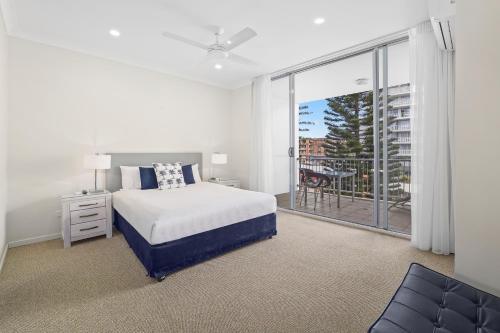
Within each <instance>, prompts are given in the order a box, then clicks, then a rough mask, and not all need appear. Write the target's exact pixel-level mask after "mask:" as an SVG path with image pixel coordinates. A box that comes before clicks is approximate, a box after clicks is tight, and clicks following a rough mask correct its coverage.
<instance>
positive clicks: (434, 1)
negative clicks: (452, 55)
mask: <svg viewBox="0 0 500 333" xmlns="http://www.w3.org/2000/svg"><path fill="white" fill-rule="evenodd" d="M428 6H429V16H430V18H431V24H432V28H433V29H434V35H435V36H436V39H437V43H438V45H439V47H440V48H441V49H443V50H447V51H453V50H454V49H455V13H456V9H455V0H429V1H428Z"/></svg>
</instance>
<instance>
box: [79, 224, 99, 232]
mask: <svg viewBox="0 0 500 333" xmlns="http://www.w3.org/2000/svg"><path fill="white" fill-rule="evenodd" d="M97 228H99V226H97V225H96V226H94V227H90V228H83V229H80V231H88V230H92V229H97Z"/></svg>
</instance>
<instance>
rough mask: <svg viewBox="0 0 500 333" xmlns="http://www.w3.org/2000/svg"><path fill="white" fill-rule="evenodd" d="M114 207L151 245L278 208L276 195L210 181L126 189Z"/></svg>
mask: <svg viewBox="0 0 500 333" xmlns="http://www.w3.org/2000/svg"><path fill="white" fill-rule="evenodd" d="M113 207H114V209H116V210H117V211H118V213H120V215H121V216H123V217H124V218H125V219H126V220H127V221H128V223H130V224H131V225H132V226H133V227H134V228H135V230H137V232H139V234H141V236H142V237H144V239H146V240H147V241H148V242H149V243H150V244H151V245H155V244H161V243H165V242H169V241H172V240H176V239H180V238H183V237H187V236H190V235H195V234H198V233H200V232H204V231H209V230H213V229H216V228H220V227H223V226H226V225H230V224H234V223H238V222H242V221H245V220H249V219H253V218H256V217H259V216H263V215H267V214H271V213H275V212H276V198H275V197H274V196H272V195H270V194H266V193H260V192H253V191H246V190H241V189H237V188H232V187H226V186H222V185H217V184H213V183H208V182H202V183H197V184H191V185H188V186H186V187H182V188H176V189H170V190H158V189H154V190H122V191H118V192H115V193H113Z"/></svg>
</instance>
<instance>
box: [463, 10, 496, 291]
mask: <svg viewBox="0 0 500 333" xmlns="http://www.w3.org/2000/svg"><path fill="white" fill-rule="evenodd" d="M456 6H457V30H456V46H457V51H456V71H457V73H456V74H457V75H456V123H455V126H456V128H455V131H456V132H455V135H456V158H455V159H456V163H455V166H456V181H455V184H456V193H455V196H456V203H455V213H456V217H455V234H456V246H455V247H456V254H455V273H456V275H457V277H459V278H462V279H464V280H466V281H469V282H471V283H472V284H474V285H476V286H479V287H483V288H486V289H487V290H489V291H492V292H496V293H497V294H498V295H500V217H499V216H500V215H499V209H498V202H499V198H500V197H499V191H498V189H499V188H500V177H499V176H498V166H499V165H500V148H499V147H500V130H499V129H500V112H499V106H498V103H497V102H496V97H497V96H498V92H499V91H500V81H499V77H498V76H499V73H500V46H499V45H498V42H497V41H498V36H500V21H499V20H498V13H500V2H499V1H498V0H480V1H473V0H469V1H457V5H456Z"/></svg>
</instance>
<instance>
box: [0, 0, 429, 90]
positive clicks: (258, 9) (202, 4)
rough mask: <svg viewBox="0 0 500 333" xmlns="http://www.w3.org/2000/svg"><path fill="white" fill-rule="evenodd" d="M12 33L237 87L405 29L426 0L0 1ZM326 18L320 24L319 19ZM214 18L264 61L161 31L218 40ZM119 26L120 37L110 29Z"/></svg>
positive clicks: (421, 13) (421, 15)
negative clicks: (213, 62)
mask: <svg viewBox="0 0 500 333" xmlns="http://www.w3.org/2000/svg"><path fill="white" fill-rule="evenodd" d="M0 3H1V5H2V11H3V14H4V18H5V21H6V26H7V30H8V32H9V34H10V35H12V36H16V37H20V38H26V39H30V40H34V41H37V42H40V43H44V44H49V45H54V46H59V47H63V48H67V49H72V50H75V51H81V52H84V53H88V54H92V55H96V56H100V57H104V58H108V59H113V60H117V61H120V62H124V63H128V64H132V65H137V66H141V67H145V68H149V69H153V70H157V71H161V72H165V73H171V74H175V75H178V76H182V77H186V78H190V79H195V80H198V81H202V82H207V83H210V84H214V85H218V86H222V87H226V88H236V87H239V86H241V85H243V84H246V83H248V82H249V81H250V80H251V78H253V77H255V76H257V75H259V74H263V73H269V72H274V71H277V70H279V69H282V68H285V67H289V66H292V65H296V64H298V63H301V62H304V61H307V60H310V59H312V58H316V57H319V56H322V55H325V54H328V53H330V52H334V51H337V50H340V49H343V48H346V47H349V46H351V45H355V44H359V43H362V42H365V41H368V40H371V39H374V38H377V37H380V36H383V35H387V34H389V33H392V32H396V31H399V30H402V29H406V28H408V27H411V26H413V25H415V24H416V23H418V22H421V21H423V20H425V19H427V18H428V14H427V1H426V0H376V1H374V0H308V1H305V0H218V1H214V0H79V1H78V0H73V1H69V0H44V1H40V0H0ZM319 16H321V17H324V18H325V19H326V22H325V23H324V24H323V25H321V26H316V25H314V24H313V23H312V21H313V19H314V18H315V17H319ZM207 25H220V26H223V27H224V28H225V30H226V36H230V35H232V34H234V33H236V32H238V31H240V30H241V29H243V28H244V27H247V26H248V27H251V28H252V29H254V30H255V31H256V32H257V33H258V36H257V37H255V38H253V39H251V40H250V41H248V42H247V43H245V44H243V45H240V46H238V47H237V48H235V49H234V52H235V53H236V54H238V55H241V56H244V57H247V58H249V59H251V60H253V61H255V62H257V63H258V64H259V65H258V66H255V67H245V66H241V65H229V64H227V65H225V67H224V68H223V69H222V70H220V71H217V70H215V69H213V67H211V66H208V65H206V64H202V60H203V58H204V55H205V51H203V50H201V49H197V48H194V47H192V46H189V45H185V44H182V43H180V42H178V41H174V40H170V39H167V38H165V37H162V36H161V32H162V31H169V32H172V33H175V34H178V35H182V36H184V37H187V38H190V39H194V40H196V41H199V42H201V43H205V44H209V43H212V42H213V35H212V34H211V32H210V31H207V30H206V28H205V27H206V26H207ZM111 28H116V29H118V30H120V32H121V36H120V37H119V38H112V37H111V36H109V34H108V31H109V29H111Z"/></svg>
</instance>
